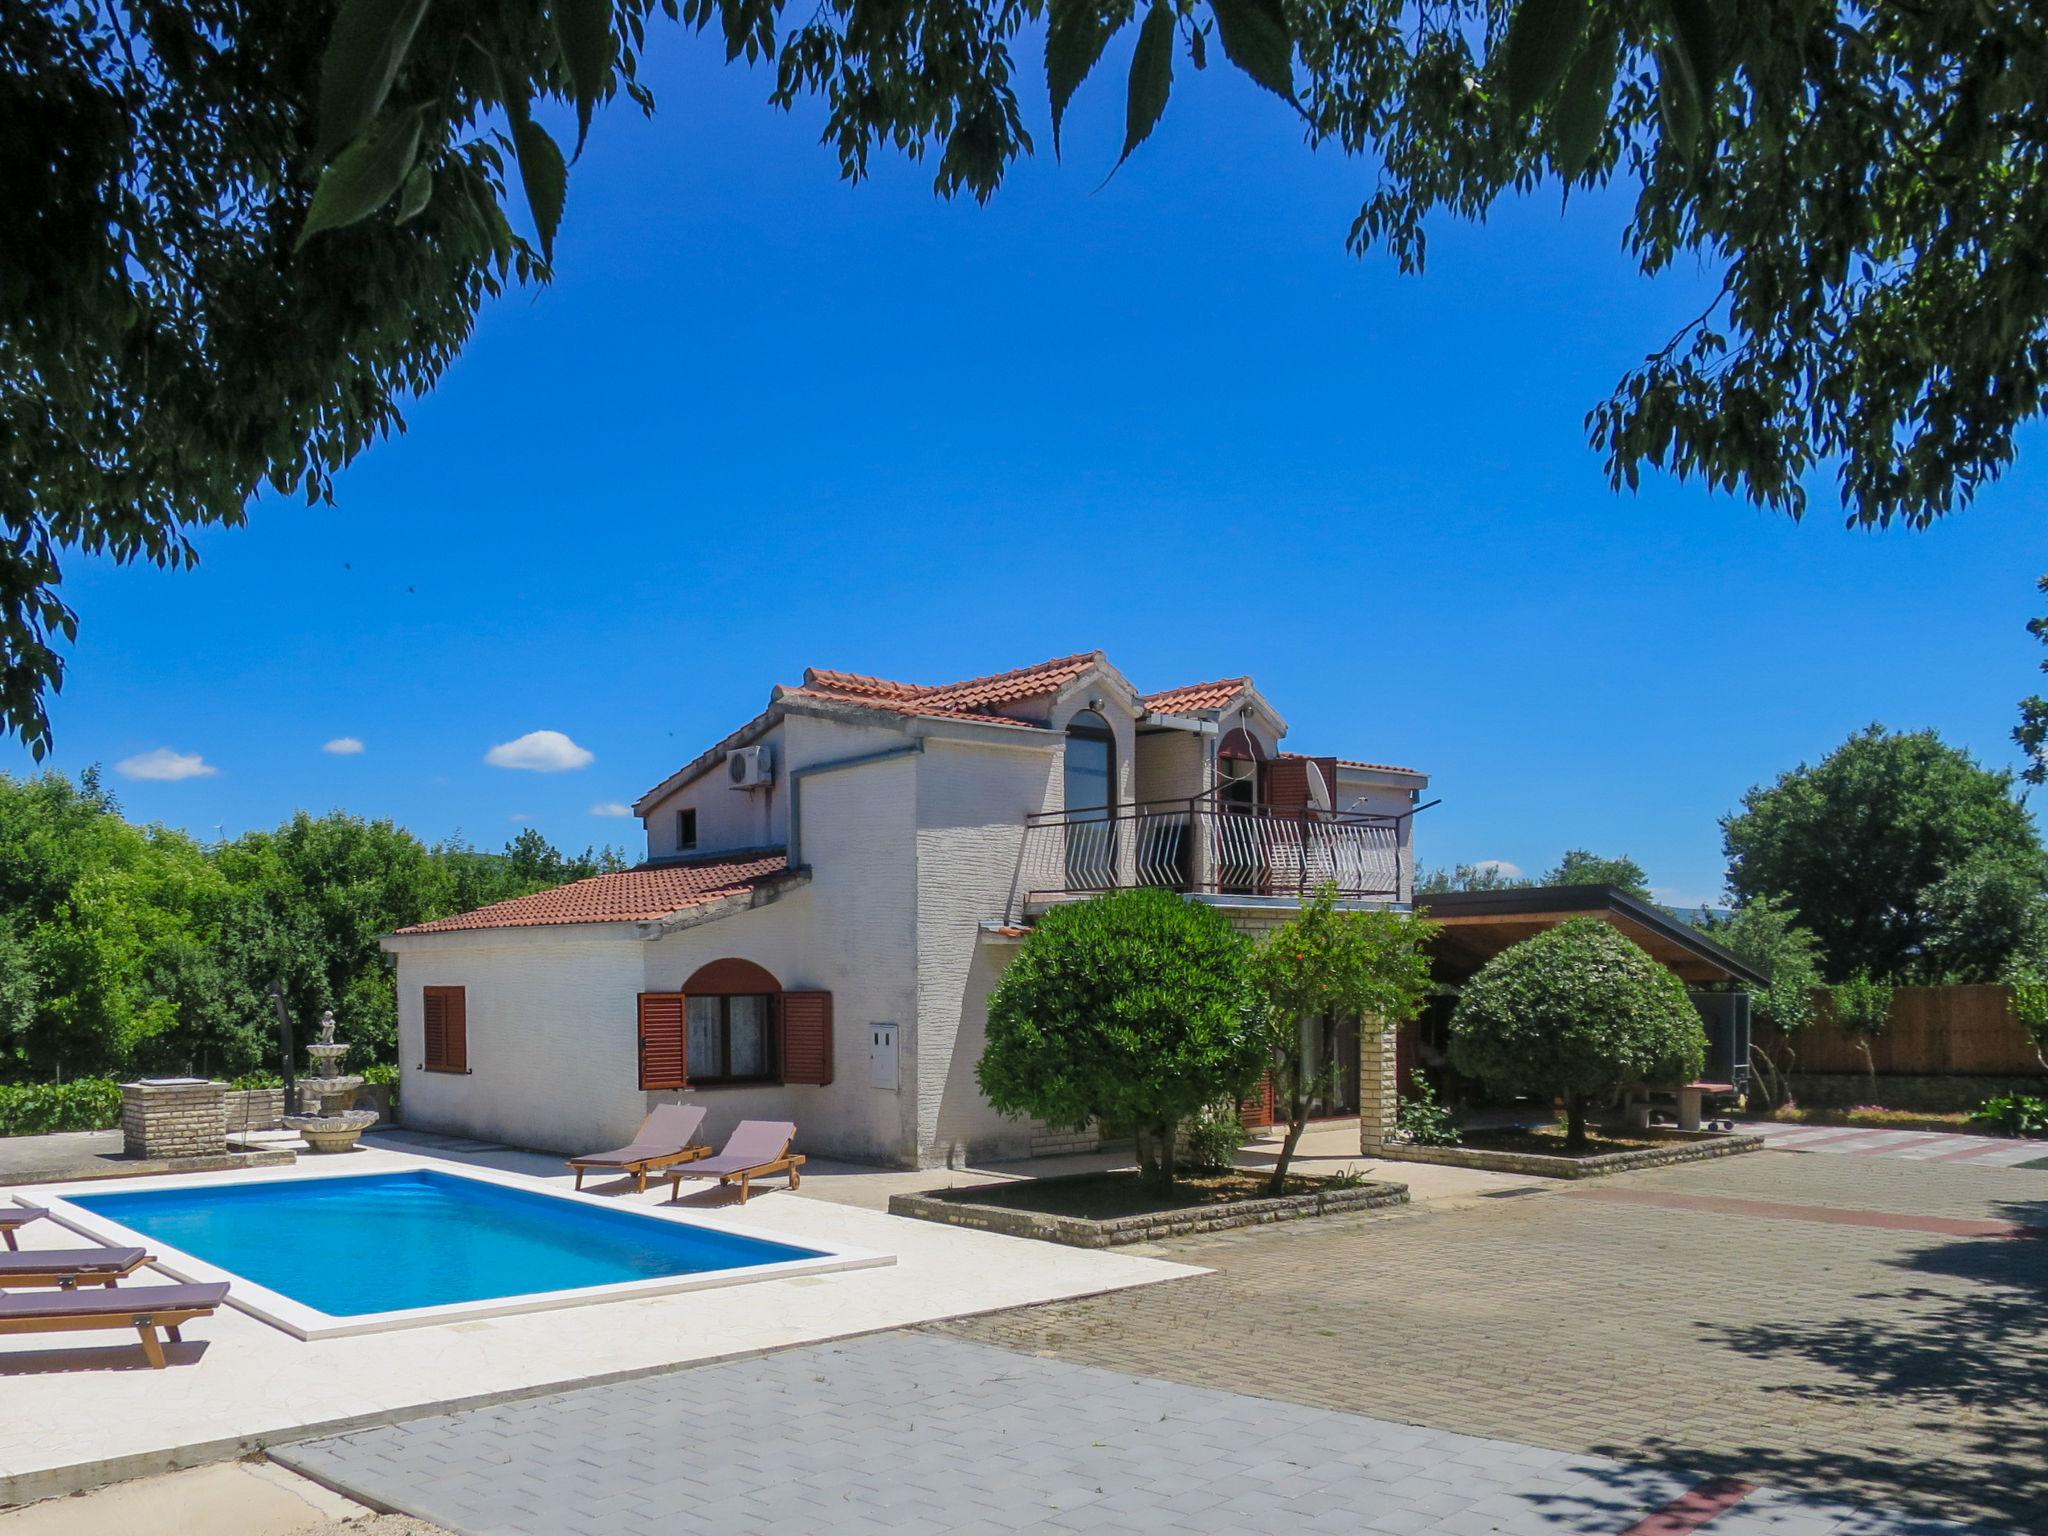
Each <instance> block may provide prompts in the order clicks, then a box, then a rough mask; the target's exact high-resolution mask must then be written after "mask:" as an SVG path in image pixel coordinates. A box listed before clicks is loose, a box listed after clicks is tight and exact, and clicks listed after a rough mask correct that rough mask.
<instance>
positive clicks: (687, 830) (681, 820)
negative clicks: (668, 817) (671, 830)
mask: <svg viewBox="0 0 2048 1536" xmlns="http://www.w3.org/2000/svg"><path fill="white" fill-rule="evenodd" d="M696 846H697V808H696V807H695V806H691V807H690V808H689V809H688V810H686V811H677V812H676V852H678V853H685V852H687V851H689V850H690V849H692V848H694V847H696Z"/></svg>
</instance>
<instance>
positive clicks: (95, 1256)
mask: <svg viewBox="0 0 2048 1536" xmlns="http://www.w3.org/2000/svg"><path fill="white" fill-rule="evenodd" d="M155 1262H156V1260H155V1258H154V1257H153V1256H152V1255H150V1254H147V1253H144V1252H143V1251H142V1250H141V1249H140V1248H39V1249H30V1250H28V1251H25V1252H20V1251H17V1252H14V1253H0V1290H5V1289H8V1288H10V1287H13V1286H42V1285H54V1286H56V1287H57V1288H58V1289H60V1290H66V1291H69V1290H74V1289H76V1288H77V1287H79V1286H81V1285H107V1286H111V1285H116V1284H118V1283H120V1282H121V1281H123V1280H126V1279H127V1278H128V1277H129V1276H130V1275H132V1274H134V1273H135V1271H136V1270H138V1269H140V1268H142V1266H143V1265H145V1264H154V1263H155Z"/></svg>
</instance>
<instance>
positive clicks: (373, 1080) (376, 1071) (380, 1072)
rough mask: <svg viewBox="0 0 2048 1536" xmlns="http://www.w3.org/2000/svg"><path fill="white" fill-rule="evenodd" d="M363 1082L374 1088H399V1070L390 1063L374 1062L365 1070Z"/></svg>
mask: <svg viewBox="0 0 2048 1536" xmlns="http://www.w3.org/2000/svg"><path fill="white" fill-rule="evenodd" d="M363 1081H364V1082H366V1083H368V1084H369V1085H370V1086H371V1087H373V1088H382V1087H392V1088H395V1087H397V1086H398V1068H396V1067H394V1066H393V1065H391V1063H390V1062H388V1061H378V1062H372V1063H371V1064H370V1065H369V1066H367V1067H365V1068H363Z"/></svg>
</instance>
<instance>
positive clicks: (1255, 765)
mask: <svg viewBox="0 0 2048 1536" xmlns="http://www.w3.org/2000/svg"><path fill="white" fill-rule="evenodd" d="M1265 760H1266V754H1265V753H1264V752H1263V751H1262V750H1261V749H1260V747H1259V740H1258V738H1257V737H1256V736H1254V735H1252V733H1251V732H1250V731H1247V730H1246V729H1245V728H1244V727H1243V726H1238V727H1236V728H1235V729H1233V730H1231V731H1228V732H1226V733H1225V734H1224V737H1223V739H1222V740H1221V741H1219V742H1217V744H1216V788H1217V795H1218V798H1219V799H1221V800H1222V801H1223V803H1224V804H1225V805H1244V806H1249V805H1256V804H1257V803H1258V800H1259V766H1260V764H1262V763H1263V762H1264V761H1265Z"/></svg>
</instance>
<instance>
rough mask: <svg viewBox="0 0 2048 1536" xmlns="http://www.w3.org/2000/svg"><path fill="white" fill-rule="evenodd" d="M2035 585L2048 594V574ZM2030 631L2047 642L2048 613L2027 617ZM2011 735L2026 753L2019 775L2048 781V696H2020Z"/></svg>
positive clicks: (2047, 667) (2046, 669) (2046, 666)
mask: <svg viewBox="0 0 2048 1536" xmlns="http://www.w3.org/2000/svg"><path fill="white" fill-rule="evenodd" d="M2035 586H2036V587H2037V588H2038V589H2039V591H2040V593H2041V595H2042V596H2043V597H2048V576H2043V577H2042V578H2041V579H2040V581H2038V582H2036V583H2035ZM2027 633H2028V634H2030V635H2032V636H2033V637H2034V638H2035V639H2036V640H2039V641H2040V642H2041V643H2042V644H2043V645H2048V616H2043V617H2041V618H2035V619H2029V620H2027ZM2041 670H2042V671H2043V672H2048V661H2044V662H2042V663H2041ZM2012 739H2013V744H2014V745H2015V746H2017V747H2018V748H2019V749H2020V750H2021V751H2022V752H2024V753H2026V755H2027V766H2026V767H2025V768H2023V769H2022V770H2021V771H2020V777H2021V778H2023V779H2025V780H2026V781H2027V782H2028V783H2029V784H2048V699H2044V698H2042V697H2041V695H2040V694H2038V693H2037V694H2033V695H2031V696H2030V697H2028V698H2024V699H2021V700H2020V723H2019V724H2018V725H2016V726H2014V727H2013V728H2012Z"/></svg>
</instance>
